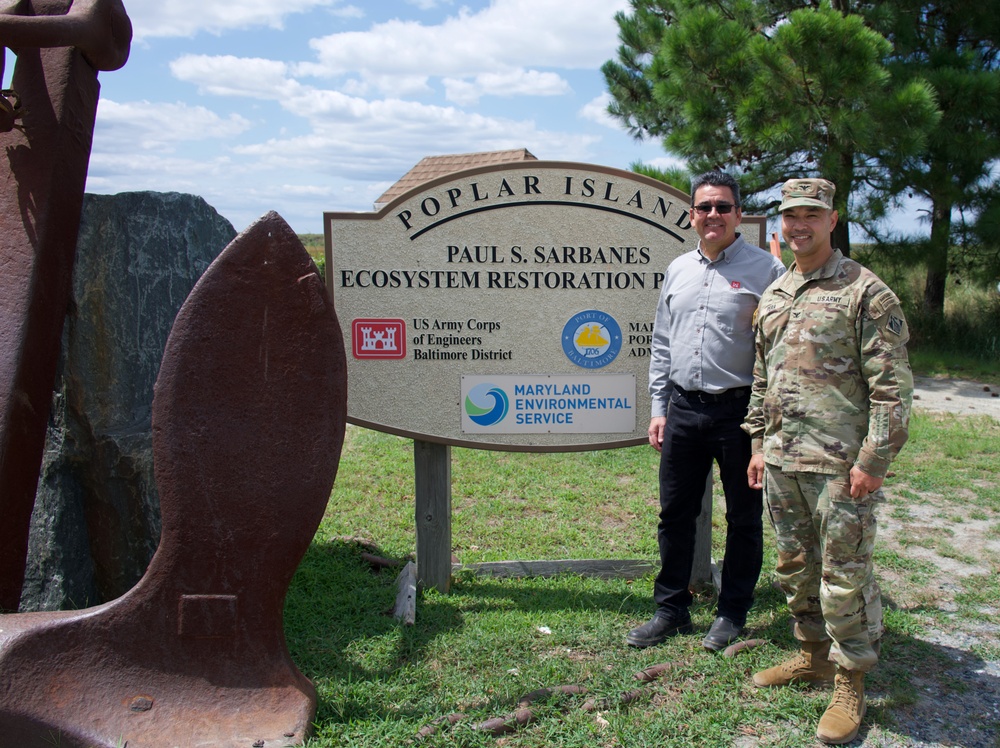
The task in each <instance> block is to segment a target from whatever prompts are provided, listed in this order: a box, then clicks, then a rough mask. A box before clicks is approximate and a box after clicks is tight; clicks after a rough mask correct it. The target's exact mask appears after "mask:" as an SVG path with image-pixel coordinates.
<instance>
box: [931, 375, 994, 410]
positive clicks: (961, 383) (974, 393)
mask: <svg viewBox="0 0 1000 748" xmlns="http://www.w3.org/2000/svg"><path fill="white" fill-rule="evenodd" d="M913 407H914V408H915V409H917V410H926V411H931V412H935V413H957V414H959V415H984V416H992V417H993V418H995V419H997V420H998V421H1000V387H998V386H997V385H988V384H980V383H979V382H970V381H967V380H963V379H937V378H933V377H914V378H913Z"/></svg>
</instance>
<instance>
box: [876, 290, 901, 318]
mask: <svg viewBox="0 0 1000 748" xmlns="http://www.w3.org/2000/svg"><path fill="white" fill-rule="evenodd" d="M898 308H899V299H897V298H896V294H894V293H893V292H892V291H891V290H889V289H888V288H884V289H882V290H881V291H879V292H878V293H877V294H876V295H875V298H873V299H872V300H871V302H870V303H869V304H868V313H869V314H871V317H872V319H878V318H879V317H881V316H882V315H884V314H885V313H886V312H889V311H891V310H893V309H898Z"/></svg>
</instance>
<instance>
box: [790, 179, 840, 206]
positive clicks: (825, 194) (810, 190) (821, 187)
mask: <svg viewBox="0 0 1000 748" xmlns="http://www.w3.org/2000/svg"><path fill="white" fill-rule="evenodd" d="M836 191H837V187H836V185H834V183H833V182H831V181H829V180H826V179H789V180H788V181H787V182H785V183H784V184H783V185H782V186H781V205H779V206H778V212H779V213H780V212H781V211H783V210H786V209H787V208H795V207H798V206H799V205H805V206H808V207H812V208H826V209H827V210H833V193H834V192H836Z"/></svg>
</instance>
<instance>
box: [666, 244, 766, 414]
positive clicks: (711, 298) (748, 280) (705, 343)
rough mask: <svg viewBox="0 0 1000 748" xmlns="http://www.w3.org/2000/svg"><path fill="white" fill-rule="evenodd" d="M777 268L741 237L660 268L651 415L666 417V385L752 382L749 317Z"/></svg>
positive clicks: (708, 387)
mask: <svg viewBox="0 0 1000 748" xmlns="http://www.w3.org/2000/svg"><path fill="white" fill-rule="evenodd" d="M784 272H785V266H784V265H782V264H781V261H780V260H779V259H778V258H776V257H774V256H773V255H771V254H770V253H769V252H765V251H764V250H763V249H760V248H758V247H753V246H751V245H749V244H747V243H746V242H745V241H744V240H743V237H742V236H740V235H738V234H737V236H736V241H734V242H733V243H732V244H730V245H729V246H728V247H726V249H725V250H723V251H722V253H720V254H719V258H718V259H717V260H715V261H714V262H712V261H710V260H709V259H708V258H707V257H705V255H703V254H702V253H701V243H700V242H699V245H698V249H695V250H692V251H690V252H687V253H685V254H683V255H681V256H680V257H678V258H677V259H675V260H674V261H673V262H671V263H670V266H669V267H668V268H667V272H666V276H665V277H664V279H663V287H662V288H661V290H660V300H659V302H658V303H657V306H656V322H655V323H654V325H653V343H652V348H651V351H650V359H649V395H650V397H651V398H652V407H651V416H652V417H656V416H665V415H666V414H667V400H668V399H669V397H670V385H671V383H673V384H676V385H678V386H679V387H681V388H683V389H685V390H692V391H702V392H713V393H714V392H722V391H724V390H728V389H732V388H733V387H749V386H750V384H751V383H752V382H753V360H754V343H753V330H752V329H751V324H752V322H753V314H754V312H755V311H756V309H757V303H758V302H759V301H760V297H761V294H763V293H764V289H766V288H767V287H768V286H769V285H771V283H772V282H774V281H775V280H776V279H777V278H779V277H780V276H781V275H782V274H783V273H784Z"/></svg>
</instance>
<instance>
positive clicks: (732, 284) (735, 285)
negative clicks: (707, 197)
mask: <svg viewBox="0 0 1000 748" xmlns="http://www.w3.org/2000/svg"><path fill="white" fill-rule="evenodd" d="M729 287H730V288H731V289H733V290H734V291H739V290H740V288H742V284H741V283H740V282H739V281H729Z"/></svg>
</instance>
